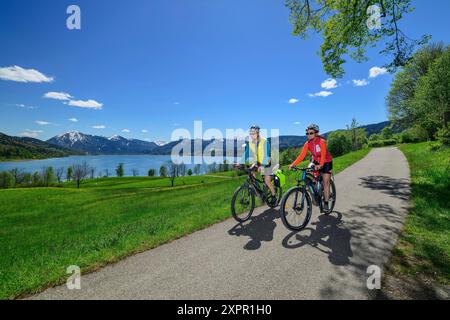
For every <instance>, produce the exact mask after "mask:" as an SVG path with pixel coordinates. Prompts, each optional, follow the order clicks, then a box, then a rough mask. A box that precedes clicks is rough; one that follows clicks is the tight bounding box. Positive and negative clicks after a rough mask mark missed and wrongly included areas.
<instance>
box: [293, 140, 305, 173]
mask: <svg viewBox="0 0 450 320" xmlns="http://www.w3.org/2000/svg"><path fill="white" fill-rule="evenodd" d="M307 153H308V142H306V143H305V144H304V145H303V149H302V151H301V152H300V154H299V155H298V157H297V159H295V161H294V162H292V164H291V165H290V166H291V167H295V166H297V165H298V164H299V163H300V162H302V161H303V159H305V157H306V154H307Z"/></svg>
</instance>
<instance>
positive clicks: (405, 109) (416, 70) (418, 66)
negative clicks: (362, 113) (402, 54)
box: [386, 43, 448, 130]
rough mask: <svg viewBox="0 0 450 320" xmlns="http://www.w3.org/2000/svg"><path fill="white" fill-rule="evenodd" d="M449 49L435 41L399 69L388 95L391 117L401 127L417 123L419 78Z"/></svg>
mask: <svg viewBox="0 0 450 320" xmlns="http://www.w3.org/2000/svg"><path fill="white" fill-rule="evenodd" d="M446 50H448V47H447V48H446V46H445V45H444V44H443V43H433V44H430V45H427V46H425V47H423V48H421V49H419V50H418V51H417V52H416V53H415V54H414V55H413V57H412V59H411V60H410V61H409V62H408V64H406V65H405V66H404V68H403V69H402V70H401V71H399V72H398V73H397V74H396V75H395V78H394V81H393V82H392V84H391V89H390V90H389V94H388V95H387V97H386V105H387V108H388V113H389V119H390V120H391V122H392V123H393V124H394V125H395V126H396V127H398V128H400V129H403V130H404V129H407V128H410V127H412V126H413V125H414V124H417V118H418V116H420V113H418V112H417V110H416V107H417V104H416V103H415V94H416V87H417V85H418V83H419V79H420V78H421V77H423V76H425V75H426V74H427V73H428V70H429V69H430V68H431V66H432V65H433V63H434V62H435V61H436V59H438V58H439V57H440V56H442V54H443V53H444V52H445V51H446Z"/></svg>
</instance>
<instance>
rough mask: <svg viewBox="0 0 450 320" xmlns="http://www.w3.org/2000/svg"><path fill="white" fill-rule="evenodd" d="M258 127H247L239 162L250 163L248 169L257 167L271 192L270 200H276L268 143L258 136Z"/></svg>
mask: <svg viewBox="0 0 450 320" xmlns="http://www.w3.org/2000/svg"><path fill="white" fill-rule="evenodd" d="M260 130H261V129H260V127H259V126H258V125H253V126H251V127H250V129H249V137H250V139H249V140H248V141H246V142H245V150H244V154H243V155H242V158H241V161H240V163H241V164H244V163H245V164H248V165H250V169H253V168H255V169H257V170H258V171H259V172H260V173H261V176H262V177H263V179H264V183H265V184H266V185H267V187H268V188H269V190H270V192H271V193H272V199H271V201H272V202H274V203H275V202H276V201H277V199H276V192H275V187H274V186H273V184H272V176H273V172H272V167H271V159H270V143H269V141H268V140H267V139H264V138H263V137H261V136H260V134H259V132H260Z"/></svg>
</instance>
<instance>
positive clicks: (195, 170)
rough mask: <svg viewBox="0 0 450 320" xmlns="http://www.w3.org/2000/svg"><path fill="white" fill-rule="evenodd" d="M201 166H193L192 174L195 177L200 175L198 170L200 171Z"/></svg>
mask: <svg viewBox="0 0 450 320" xmlns="http://www.w3.org/2000/svg"><path fill="white" fill-rule="evenodd" d="M201 167H202V166H201V165H200V164H196V165H195V166H194V174H195V175H196V176H198V175H199V174H200V169H201Z"/></svg>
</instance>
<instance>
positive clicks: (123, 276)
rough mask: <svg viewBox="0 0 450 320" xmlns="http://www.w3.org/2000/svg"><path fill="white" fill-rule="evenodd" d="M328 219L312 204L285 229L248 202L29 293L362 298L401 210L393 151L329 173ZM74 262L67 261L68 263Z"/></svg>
mask: <svg viewBox="0 0 450 320" xmlns="http://www.w3.org/2000/svg"><path fill="white" fill-rule="evenodd" d="M336 187H337V197H338V200H337V203H336V208H335V212H334V213H332V214H331V215H330V216H324V215H320V214H319V213H318V209H317V207H314V210H313V216H312V218H311V222H310V225H309V226H308V228H307V229H305V230H303V231H301V232H299V233H292V232H290V231H288V230H287V229H286V228H285V227H284V226H283V224H282V222H281V220H280V219H279V214H278V210H273V209H268V208H267V207H262V208H258V209H256V210H255V213H254V215H253V217H252V219H251V220H250V221H248V222H246V223H244V224H243V225H239V224H237V223H236V222H235V221H234V220H233V219H228V220H227V221H225V222H222V223H218V224H216V225H213V226H211V227H209V228H207V229H205V230H201V231H198V232H195V233H193V234H191V235H188V236H186V237H183V238H181V239H178V240H175V241H173V242H171V243H168V244H165V245H162V246H160V247H158V248H155V249H152V250H148V251H146V252H144V253H141V254H137V255H135V256H132V257H129V258H127V259H125V260H123V261H121V262H119V263H116V264H113V265H110V266H107V267H105V268H103V269H101V270H100V271H98V272H95V273H92V274H88V275H83V276H82V278H81V290H68V289H67V287H66V286H65V285H64V286H59V287H56V288H50V289H48V290H46V291H44V292H42V293H41V294H38V295H35V296H33V297H31V298H33V299H366V298H370V297H371V296H372V295H373V294H374V292H373V291H370V290H368V289H367V288H366V279H367V276H368V275H367V274H366V271H367V267H368V266H370V265H378V266H382V265H383V264H384V263H386V262H387V259H388V257H389V255H390V250H391V249H392V247H393V246H394V244H395V242H396V240H397V236H398V233H399V232H400V230H401V228H402V224H403V220H404V217H405V214H406V210H407V206H408V197H409V192H410V189H409V169H408V164H407V161H406V159H405V157H404V156H403V154H402V153H401V152H400V151H399V150H398V149H396V148H382V149H374V150H372V151H371V152H370V153H369V154H368V156H367V157H365V158H364V159H363V160H361V161H359V162H357V163H356V164H354V165H353V166H351V167H349V168H347V169H346V170H344V171H343V172H341V173H340V174H338V175H337V176H336ZM74 264H76V263H75V262H74Z"/></svg>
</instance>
